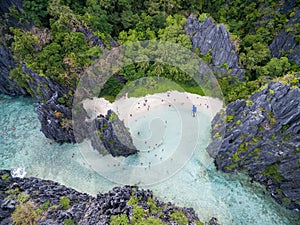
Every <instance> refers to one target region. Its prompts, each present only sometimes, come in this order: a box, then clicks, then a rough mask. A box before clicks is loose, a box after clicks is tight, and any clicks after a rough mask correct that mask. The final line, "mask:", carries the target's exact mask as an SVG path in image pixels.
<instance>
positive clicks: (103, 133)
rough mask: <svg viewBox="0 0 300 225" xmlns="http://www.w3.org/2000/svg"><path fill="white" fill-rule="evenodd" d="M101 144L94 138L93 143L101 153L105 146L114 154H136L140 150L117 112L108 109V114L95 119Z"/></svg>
mask: <svg viewBox="0 0 300 225" xmlns="http://www.w3.org/2000/svg"><path fill="white" fill-rule="evenodd" d="M95 123H96V129H97V130H98V134H99V138H100V140H101V142H102V143H101V144H100V143H99V142H97V141H95V140H93V139H92V145H93V147H94V148H95V149H97V150H98V151H99V152H100V153H103V147H102V144H103V146H104V147H105V149H106V151H107V152H109V153H110V154H111V155H112V156H114V157H115V156H125V157H127V156H129V155H132V154H136V153H137V152H138V150H137V149H136V147H135V146H134V145H133V141H132V138H131V135H130V133H129V131H128V130H127V128H126V127H125V125H124V122H122V121H121V120H120V119H119V118H118V116H117V114H116V113H114V112H113V111H112V110H108V112H107V115H106V116H103V115H100V116H98V117H97V118H96V119H95Z"/></svg>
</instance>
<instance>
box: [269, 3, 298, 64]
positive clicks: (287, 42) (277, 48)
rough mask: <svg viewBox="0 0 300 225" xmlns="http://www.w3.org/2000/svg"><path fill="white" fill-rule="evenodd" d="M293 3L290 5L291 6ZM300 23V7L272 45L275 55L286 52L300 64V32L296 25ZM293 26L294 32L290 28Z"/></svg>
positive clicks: (271, 48) (293, 60)
mask: <svg viewBox="0 0 300 225" xmlns="http://www.w3.org/2000/svg"><path fill="white" fill-rule="evenodd" d="M292 6H293V5H291V6H289V8H291V7H292ZM299 23H300V8H299V9H298V10H297V11H296V12H295V15H294V16H293V17H292V18H290V20H289V22H288V23H287V24H286V28H285V29H283V30H282V31H281V32H280V33H279V34H278V36H277V37H276V38H275V39H274V40H273V42H272V43H271V45H270V50H271V54H272V56H273V57H277V58H280V57H281V56H283V53H284V54H287V57H288V59H289V60H290V61H292V62H295V63H297V64H300V43H299V41H300V40H299V33H298V35H297V34H296V33H295V31H297V29H296V28H293V27H294V26H298V24H299ZM290 28H292V32H289V31H288V30H289V29H290Z"/></svg>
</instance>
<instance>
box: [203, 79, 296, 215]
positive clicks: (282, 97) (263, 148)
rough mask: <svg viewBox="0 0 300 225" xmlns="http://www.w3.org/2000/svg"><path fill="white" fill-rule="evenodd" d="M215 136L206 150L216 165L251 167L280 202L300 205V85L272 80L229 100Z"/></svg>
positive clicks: (225, 168)
mask: <svg viewBox="0 0 300 225" xmlns="http://www.w3.org/2000/svg"><path fill="white" fill-rule="evenodd" d="M222 119H226V121H227V122H226V128H225V129H224V130H221V129H222V127H221V126H219V125H218V124H220V122H221V120H222ZM223 128H224V127H223ZM223 132H224V134H225V135H224V138H223V139H221V137H220V136H221V134H222V133H223ZM212 137H213V141H212V143H211V145H210V146H209V147H208V149H207V150H208V152H209V153H210V155H211V156H213V157H214V158H215V164H216V166H217V169H219V170H222V171H224V172H230V173H231V172H236V171H243V172H246V173H248V174H249V175H250V176H251V177H252V178H253V179H254V180H256V181H259V182H260V183H262V184H264V185H266V186H267V189H268V191H269V192H270V193H271V195H272V196H273V197H274V198H275V199H276V200H277V201H278V202H279V203H281V204H283V205H284V206H286V207H287V208H290V209H298V210H300V89H299V88H298V87H291V86H290V85H283V84H281V83H270V84H269V85H268V87H267V88H266V89H264V90H262V91H260V92H257V93H255V94H253V95H252V96H251V97H250V98H249V99H248V100H247V101H242V100H237V101H235V102H232V103H230V104H229V105H228V106H227V108H226V112H225V113H220V114H218V115H217V116H216V117H215V118H214V120H213V123H212ZM218 147H219V148H218Z"/></svg>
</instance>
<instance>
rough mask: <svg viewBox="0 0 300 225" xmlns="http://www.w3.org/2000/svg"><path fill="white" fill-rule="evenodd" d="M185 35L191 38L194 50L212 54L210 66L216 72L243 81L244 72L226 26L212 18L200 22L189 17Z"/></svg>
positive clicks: (194, 17)
mask: <svg viewBox="0 0 300 225" xmlns="http://www.w3.org/2000/svg"><path fill="white" fill-rule="evenodd" d="M185 33H186V34H187V35H189V36H190V37H191V41H192V44H193V49H194V50H196V49H197V48H198V49H199V50H200V51H201V54H210V62H209V65H210V66H211V67H212V69H213V70H214V71H217V72H220V73H224V74H225V73H227V72H228V73H229V74H231V75H233V76H237V77H239V78H241V79H243V76H244V70H243V69H242V68H240V66H239V65H238V54H237V52H236V49H235V47H234V44H233V42H232V41H231V40H230V34H229V33H228V32H227V31H226V28H225V27H224V25H222V24H221V25H217V24H215V23H213V21H212V19H211V18H206V19H205V20H204V21H203V22H199V21H198V20H197V17H196V16H195V15H191V16H189V17H188V19H187V22H186V25H185Z"/></svg>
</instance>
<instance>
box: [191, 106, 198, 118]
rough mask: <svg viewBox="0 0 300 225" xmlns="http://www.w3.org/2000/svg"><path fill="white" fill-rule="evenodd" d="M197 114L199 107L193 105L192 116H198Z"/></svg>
mask: <svg viewBox="0 0 300 225" xmlns="http://www.w3.org/2000/svg"><path fill="white" fill-rule="evenodd" d="M196 113H197V107H196V106H195V105H193V109H192V115H193V117H195V116H196Z"/></svg>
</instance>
